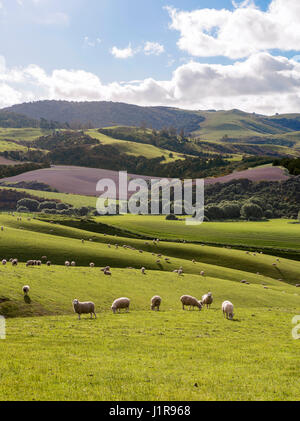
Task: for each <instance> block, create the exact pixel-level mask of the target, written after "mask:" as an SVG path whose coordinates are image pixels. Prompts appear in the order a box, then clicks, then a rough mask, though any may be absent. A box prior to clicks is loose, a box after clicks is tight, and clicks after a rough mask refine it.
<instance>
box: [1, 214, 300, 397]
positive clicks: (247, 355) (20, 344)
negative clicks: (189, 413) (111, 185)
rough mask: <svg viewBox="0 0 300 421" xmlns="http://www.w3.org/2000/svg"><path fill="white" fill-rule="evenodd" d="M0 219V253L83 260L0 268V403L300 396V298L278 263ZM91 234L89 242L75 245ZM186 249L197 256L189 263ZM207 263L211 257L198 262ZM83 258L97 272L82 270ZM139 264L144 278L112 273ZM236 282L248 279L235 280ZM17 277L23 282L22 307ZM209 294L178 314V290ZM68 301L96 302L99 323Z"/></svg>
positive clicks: (292, 271)
mask: <svg viewBox="0 0 300 421" xmlns="http://www.w3.org/2000/svg"><path fill="white" fill-rule="evenodd" d="M0 224H1V225H2V226H4V231H0V257H1V256H2V257H7V258H9V257H10V255H12V256H16V257H18V258H19V259H20V260H24V259H27V258H29V257H30V258H40V257H41V256H42V255H44V254H45V255H47V257H48V258H50V259H51V260H52V261H53V263H62V262H63V261H64V260H65V258H68V259H75V260H76V262H77V263H78V265H79V264H81V265H83V266H82V267H75V268H74V267H69V268H67V267H63V266H55V265H52V266H50V267H47V266H42V267H33V268H32V267H28V268H26V267H25V265H24V263H20V264H19V265H18V266H17V267H12V266H11V264H9V263H8V264H7V265H6V266H0V299H2V303H1V304H0V314H4V315H5V316H7V317H8V318H7V320H6V324H7V329H6V339H5V340H3V341H2V340H1V341H0V342H1V343H0V345H1V347H0V373H1V382H0V400H119V401H122V400H263V399H265V400H287V399H291V400H293V399H294V400H298V399H299V393H298V379H299V377H298V372H299V365H298V361H297V359H295V354H296V353H297V352H299V346H300V344H299V341H295V340H293V339H292V337H291V329H292V328H293V325H292V323H291V320H292V317H293V316H294V315H295V314H299V311H300V296H299V292H298V290H297V289H296V288H295V287H294V286H292V285H288V284H287V283H285V282H279V281H277V280H276V277H278V273H276V269H274V268H273V267H272V264H271V263H272V262H273V261H274V258H272V257H270V256H265V255H259V256H253V255H246V253H245V252H240V251H236V250H228V249H222V248H214V247H201V246H200V245H192V244H176V243H173V244H171V243H165V242H160V243H159V245H158V246H154V245H153V244H152V243H149V244H148V245H147V244H145V241H144V240H143V241H140V240H135V239H124V238H119V237H110V236H104V235H101V234H91V233H90V232H86V231H83V230H79V229H75V228H69V227H64V226H59V225H56V224H49V223H46V222H41V221H37V220H34V219H31V220H30V221H27V219H26V218H24V217H22V220H21V221H17V219H16V217H12V216H7V215H5V214H2V215H0ZM91 235H92V236H93V238H94V241H93V242H89V241H86V242H85V243H84V244H82V243H81V241H80V239H81V238H86V239H88V238H90V237H91ZM105 242H111V243H113V244H114V243H119V244H124V243H126V244H131V245H132V246H136V247H137V248H139V249H144V250H149V251H151V250H155V251H156V253H158V252H160V253H163V254H164V255H166V254H167V253H169V254H170V256H172V255H174V256H175V255H177V256H180V259H179V258H175V257H171V259H170V260H171V263H170V264H167V263H165V262H164V263H163V264H162V265H161V266H160V265H159V266H158V265H157V264H156V259H157V257H156V256H155V257H154V256H152V254H151V253H149V252H144V253H139V252H138V251H134V250H127V249H123V248H119V249H118V250H117V249H115V248H111V249H110V248H108V247H107V245H106V244H105ZM192 255H193V256H194V255H197V256H198V257H199V259H197V260H199V261H200V262H202V263H196V264H193V263H192V262H191V260H190V259H191V256H192ZM209 259H211V263H212V264H210V265H209V264H207V263H203V262H206V261H207V260H209ZM90 261H94V262H95V263H96V264H97V267H95V268H89V267H88V263H89V262H90ZM104 264H105V265H107V264H109V265H110V266H112V276H111V277H108V276H105V275H104V274H103V272H101V271H100V270H99V265H101V266H102V265H104ZM216 264H217V266H216ZM142 265H143V266H145V267H146V268H147V271H146V275H142V273H141V271H140V270H139V269H138V270H134V269H124V268H120V266H124V267H126V266H134V267H136V268H140V267H141V266H142ZM179 265H182V266H183V267H184V270H185V274H184V275H183V276H180V277H179V276H178V275H177V274H175V273H172V272H171V270H172V269H173V268H174V267H176V268H178V266H179ZM222 265H223V267H222ZM235 265H236V266H237V267H238V268H239V269H241V268H244V269H245V272H242V271H238V270H237V269H234V268H233V267H232V266H235ZM278 265H279V268H280V270H281V271H282V273H284V275H285V276H287V277H289V276H291V277H292V276H294V275H297V274H299V272H300V270H299V269H300V263H299V262H292V261H285V260H284V259H280V263H279V264H278ZM118 267H119V268H118ZM258 267H259V268H260V269H262V271H263V270H266V271H269V270H270V271H273V272H272V273H271V272H270V274H271V277H266V276H263V275H256V271H257V270H258ZM151 268H153V269H156V270H154V271H152V270H150V269H151ZM202 269H204V270H205V271H206V275H205V276H204V277H203V276H199V271H200V270H202ZM262 271H261V273H263V272H262ZM243 278H245V279H247V280H249V281H250V282H251V284H250V285H245V284H241V283H239V282H237V281H240V280H241V279H243ZM263 283H264V284H266V285H267V286H268V289H264V288H263V286H262V284H263ZM24 284H29V285H30V288H31V289H30V294H29V296H30V302H29V301H28V300H24V297H23V293H22V286H23V285H24ZM208 290H210V291H212V292H213V296H214V302H213V305H212V308H211V309H210V310H206V309H205V310H202V312H199V311H197V310H196V311H182V310H181V304H180V301H179V297H180V296H181V295H182V294H192V295H194V296H196V297H199V298H200V297H201V296H202V294H203V293H205V292H207V291H208ZM154 294H160V295H161V296H162V298H163V302H162V307H161V311H160V312H159V313H157V312H151V311H150V310H149V301H150V298H151V297H152V296H153V295H154ZM120 296H128V297H129V298H130V299H131V309H130V312H129V313H126V314H121V315H113V314H112V313H111V311H110V305H111V303H112V301H113V300H114V299H115V298H116V297H120ZM4 298H5V299H8V301H3V299H4ZM74 298H78V299H79V300H82V301H83V300H93V301H94V302H95V305H96V311H97V314H98V318H97V320H90V319H88V318H87V316H83V317H82V320H81V321H78V320H77V317H76V316H75V315H74V314H73V311H72V306H71V301H72V300H73V299H74ZM224 299H230V300H231V301H232V302H233V303H234V305H235V318H234V321H233V322H230V321H228V320H224V319H223V316H222V313H221V310H220V308H221V303H222V302H223V300H224ZM24 316H32V317H30V318H28V317H24ZM39 316H43V317H39ZM20 379H22V381H20ZM37 383H38V385H39V387H37ZM195 384H197V387H196V386H195Z"/></svg>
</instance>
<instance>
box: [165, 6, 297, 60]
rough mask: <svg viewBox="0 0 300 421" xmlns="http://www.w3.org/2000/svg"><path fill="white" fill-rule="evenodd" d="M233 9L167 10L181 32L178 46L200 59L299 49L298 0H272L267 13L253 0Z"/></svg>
mask: <svg viewBox="0 0 300 421" xmlns="http://www.w3.org/2000/svg"><path fill="white" fill-rule="evenodd" d="M233 4H234V7H235V8H234V10H232V11H231V10H227V9H221V10H217V9H197V10H193V11H190V12H187V11H179V10H177V9H174V8H172V7H167V10H168V12H169V15H170V17H171V23H170V28H171V29H174V30H177V31H179V33H180V37H179V41H178V43H177V45H178V47H179V48H180V49H181V50H183V51H186V52H188V53H189V54H191V55H192V56H198V57H213V56H226V57H229V58H232V59H237V58H242V57H248V56H250V55H251V54H253V53H256V52H259V51H267V50H271V49H279V50H282V51H291V50H296V51H298V50H299V41H300V2H299V0H272V1H271V2H270V4H269V7H268V9H267V10H266V11H262V10H260V9H259V8H258V7H256V5H255V3H254V1H247V0H245V1H243V2H240V3H237V2H233Z"/></svg>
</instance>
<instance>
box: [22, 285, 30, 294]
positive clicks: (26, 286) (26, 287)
mask: <svg viewBox="0 0 300 421" xmlns="http://www.w3.org/2000/svg"><path fill="white" fill-rule="evenodd" d="M22 289H23V292H24V295H28V292H29V290H30V287H29V285H24V286H23V288H22Z"/></svg>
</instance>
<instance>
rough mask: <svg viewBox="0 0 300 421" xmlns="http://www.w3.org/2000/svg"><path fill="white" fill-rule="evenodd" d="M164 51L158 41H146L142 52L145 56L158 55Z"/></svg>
mask: <svg viewBox="0 0 300 421" xmlns="http://www.w3.org/2000/svg"><path fill="white" fill-rule="evenodd" d="M164 51H165V48H164V46H163V45H161V44H159V43H158V42H151V41H147V42H146V43H145V46H144V52H145V54H146V55H147V56H149V55H152V54H153V55H156V56H158V55H160V54H162V53H163V52H164Z"/></svg>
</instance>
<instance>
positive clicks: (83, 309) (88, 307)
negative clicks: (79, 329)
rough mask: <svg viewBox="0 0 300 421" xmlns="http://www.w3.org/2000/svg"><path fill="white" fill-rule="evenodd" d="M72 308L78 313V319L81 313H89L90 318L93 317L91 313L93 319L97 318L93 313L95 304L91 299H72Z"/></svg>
mask: <svg viewBox="0 0 300 421" xmlns="http://www.w3.org/2000/svg"><path fill="white" fill-rule="evenodd" d="M73 308H74V312H75V313H77V314H78V319H79V320H80V315H81V314H89V313H90V315H91V319H92V318H93V314H94V316H95V319H96V318H97V316H96V313H95V304H94V303H93V302H91V301H86V302H82V303H81V302H80V301H78V300H76V299H75V300H73Z"/></svg>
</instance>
